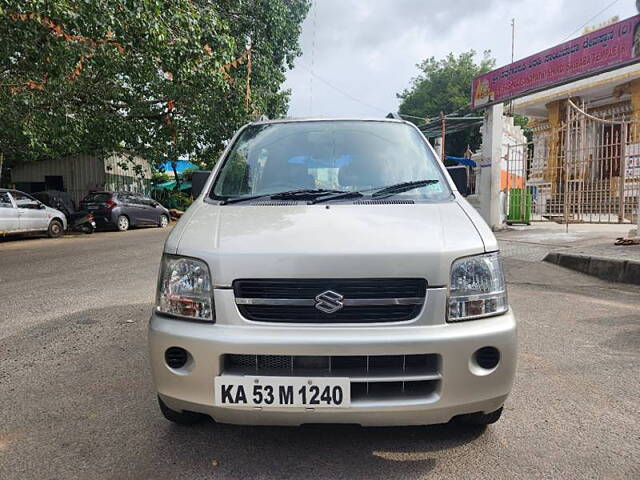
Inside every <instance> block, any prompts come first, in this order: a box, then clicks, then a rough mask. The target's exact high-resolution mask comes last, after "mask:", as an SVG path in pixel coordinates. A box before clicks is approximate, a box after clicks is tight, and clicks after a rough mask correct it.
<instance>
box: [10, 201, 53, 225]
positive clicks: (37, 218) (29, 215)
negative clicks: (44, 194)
mask: <svg viewBox="0 0 640 480" xmlns="http://www.w3.org/2000/svg"><path fill="white" fill-rule="evenodd" d="M10 195H11V196H12V197H13V201H14V202H15V204H16V207H17V208H18V222H19V228H20V230H25V231H43V230H46V229H47V228H48V227H49V216H48V214H47V210H46V209H45V208H44V206H43V205H42V203H40V202H39V201H38V200H36V199H35V198H33V197H31V196H30V195H27V194H26V193H24V192H16V191H13V192H10Z"/></svg>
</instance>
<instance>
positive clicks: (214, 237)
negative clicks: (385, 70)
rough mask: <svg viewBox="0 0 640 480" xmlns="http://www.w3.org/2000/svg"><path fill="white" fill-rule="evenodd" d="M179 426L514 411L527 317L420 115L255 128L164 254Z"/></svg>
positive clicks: (474, 420)
mask: <svg viewBox="0 0 640 480" xmlns="http://www.w3.org/2000/svg"><path fill="white" fill-rule="evenodd" d="M149 347H150V356H151V367H152V372H153V378H154V382H155V386H156V389H157V391H158V398H159V402H160V408H161V410H162V412H163V414H164V415H165V417H166V418H168V419H169V420H172V421H175V422H178V423H192V422H195V421H198V420H200V419H202V418H203V417H204V416H206V415H209V416H211V417H213V419H214V420H216V421H218V422H224V423H240V424H271V425H300V424H304V423H357V424H361V425H424V424H432V423H444V422H448V421H450V420H452V419H460V420H463V421H466V422H467V423H470V424H476V425H478V424H479V425H486V424H489V423H493V422H495V421H497V420H498V418H499V417H500V415H501V412H502V407H503V405H504V402H505V400H506V399H507V396H508V395H509V392H510V390H511V386H512V383H513V380H514V374H515V369H516V321H515V318H514V315H513V313H512V312H511V310H510V308H509V305H508V302H507V292H506V286H505V280H504V275H503V271H502V264H501V260H500V257H499V253H498V244H497V242H496V239H495V237H494V235H493V233H492V232H491V230H490V229H489V228H488V227H487V225H486V224H485V222H484V221H483V220H482V218H481V217H480V215H479V214H478V213H477V212H476V211H475V210H474V208H473V207H471V206H470V205H469V203H468V202H467V201H466V200H465V199H464V198H463V197H462V195H461V194H460V193H459V192H458V190H457V189H456V185H455V183H454V182H453V181H452V179H451V178H450V177H449V175H448V173H447V171H446V169H445V168H444V167H443V165H442V163H441V162H440V161H439V160H438V158H437V156H436V155H435V152H434V151H433V149H432V148H431V146H430V145H429V143H428V142H427V141H426V139H425V138H424V137H423V135H422V134H421V132H420V131H419V130H418V129H417V128H416V127H415V126H414V125H412V124H410V123H407V122H403V121H398V120H391V119H385V120H295V121H293V120H281V121H268V122H258V123H253V124H250V125H247V126H245V127H244V128H242V129H241V130H240V132H239V133H238V134H237V135H236V136H235V138H234V139H233V140H232V141H231V142H230V144H229V147H228V148H227V150H226V152H225V153H224V154H223V157H222V159H221V161H220V162H219V163H218V165H217V167H216V169H215V171H214V172H212V174H211V175H210V177H209V179H208V181H207V183H206V185H205V186H204V190H203V192H202V193H201V194H200V196H199V197H198V198H197V199H196V200H195V201H194V203H193V205H192V206H191V207H190V208H189V210H188V211H187V212H186V214H185V215H184V216H183V217H182V218H181V219H180V221H179V222H178V224H177V226H176V227H175V228H174V229H173V231H172V232H171V234H170V235H169V238H168V239H167V242H166V244H165V247H164V255H163V258H162V262H161V267H160V278H159V282H158V292H157V303H156V308H155V310H154V312H153V314H152V317H151V321H150V324H149Z"/></svg>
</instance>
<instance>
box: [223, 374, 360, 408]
mask: <svg viewBox="0 0 640 480" xmlns="http://www.w3.org/2000/svg"><path fill="white" fill-rule="evenodd" d="M214 383H215V398H214V403H215V405H216V406H219V407H262V408H287V407H292V408H345V407H348V406H349V405H350V404H351V384H350V381H349V379H348V378H324V377H311V378H306V377H263V376H234V375H224V376H219V377H216V378H215V382H214Z"/></svg>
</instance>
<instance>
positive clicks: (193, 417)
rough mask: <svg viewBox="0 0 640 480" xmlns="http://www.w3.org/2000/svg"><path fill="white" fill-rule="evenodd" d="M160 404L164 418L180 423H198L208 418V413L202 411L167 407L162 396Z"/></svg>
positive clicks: (159, 400) (159, 399)
mask: <svg viewBox="0 0 640 480" xmlns="http://www.w3.org/2000/svg"><path fill="white" fill-rule="evenodd" d="M158 405H160V411H161V412H162V415H164V418H166V419H167V420H169V421H170V422H173V423H177V424H179V425H195V424H196V423H200V422H203V421H204V420H205V419H206V418H207V415H204V414H202V413H197V412H189V411H188V410H183V411H180V412H179V411H177V410H173V409H171V408H169V407H167V405H166V404H165V403H164V402H163V401H162V399H161V398H160V397H158Z"/></svg>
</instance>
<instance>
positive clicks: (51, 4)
mask: <svg viewBox="0 0 640 480" xmlns="http://www.w3.org/2000/svg"><path fill="white" fill-rule="evenodd" d="M308 8H309V1H308V0H85V1H75V0H0V154H4V157H5V160H6V161H7V162H8V163H11V162H16V161H20V160H42V159H47V158H55V157H60V156H66V155H73V154H82V153H90V154H104V153H108V152H113V151H119V152H123V153H131V154H137V155H141V156H143V157H144V158H147V159H149V160H152V161H154V162H155V163H162V162H165V161H170V160H174V159H176V158H178V157H184V156H191V157H192V158H196V159H198V160H200V161H203V162H206V163H209V164H212V163H213V162H215V159H216V156H217V155H218V153H219V152H220V150H221V149H222V148H223V147H224V144H225V142H226V141H227V140H228V139H229V138H230V137H231V136H232V134H233V132H234V131H235V130H237V128H238V127H239V126H240V125H242V124H243V123H245V122H247V121H248V120H250V119H251V118H254V117H255V116H258V115H259V114H267V115H269V116H278V115H282V114H284V113H285V112H286V110H287V107H288V96H289V93H288V92H286V91H284V92H283V91H281V90H280V87H281V85H282V83H283V82H284V79H285V72H286V70H287V68H290V67H291V66H292V64H293V59H294V58H295V57H296V56H297V55H299V54H300V50H299V46H298V38H299V35H300V31H301V24H302V20H303V19H304V17H305V16H306V13H307V11H308Z"/></svg>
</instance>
